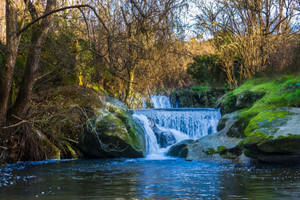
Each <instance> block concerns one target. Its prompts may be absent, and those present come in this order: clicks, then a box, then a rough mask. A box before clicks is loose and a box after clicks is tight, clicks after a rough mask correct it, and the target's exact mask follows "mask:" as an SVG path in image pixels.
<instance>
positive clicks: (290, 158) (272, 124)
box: [243, 107, 300, 163]
mask: <svg viewBox="0 0 300 200" xmlns="http://www.w3.org/2000/svg"><path fill="white" fill-rule="evenodd" d="M299 122H300V108H291V107H289V108H278V109H274V110H269V111H265V112H261V113H259V114H258V115H257V116H256V117H254V118H253V119H251V121H250V123H249V125H248V126H247V129H246V130H245V135H246V136H247V138H246V139H245V141H244V142H243V146H244V153H245V155H246V156H248V157H250V158H255V159H257V160H259V161H261V162H267V163H288V162H291V163H294V162H300V145H299V144H300V124H299Z"/></svg>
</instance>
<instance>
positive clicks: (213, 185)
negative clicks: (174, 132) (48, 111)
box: [0, 159, 300, 200]
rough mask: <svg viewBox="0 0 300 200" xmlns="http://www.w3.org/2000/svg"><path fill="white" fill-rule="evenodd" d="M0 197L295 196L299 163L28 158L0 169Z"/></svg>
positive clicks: (299, 187) (299, 179) (297, 195)
mask: <svg viewBox="0 0 300 200" xmlns="http://www.w3.org/2000/svg"><path fill="white" fill-rule="evenodd" d="M0 174H1V180H0V197H1V199H35V198H37V199H38V198H40V199H53V200H55V199H70V200H71V199H264V200H266V199H299V198H300V168H299V167H280V166H268V167H257V166H256V167H251V166H239V165H235V164H229V163H219V162H199V161H192V162H191V161H185V160H183V159H165V160H148V159H110V160H74V161H53V162H51V161H50V162H49V161H48V162H31V163H20V164H14V165H9V166H7V167H5V168H1V171H0Z"/></svg>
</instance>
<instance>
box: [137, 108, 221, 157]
mask: <svg viewBox="0 0 300 200" xmlns="http://www.w3.org/2000/svg"><path fill="white" fill-rule="evenodd" d="M133 114H134V115H133V116H134V117H135V118H137V119H138V120H139V121H140V123H141V124H142V125H143V127H144V129H145V131H146V141H147V158H150V159H153V158H154V159H157V158H158V159H162V158H164V153H165V152H166V151H167V149H168V148H169V147H167V148H160V147H159V144H158V140H157V135H155V134H156V133H154V131H153V125H152V126H151V123H152V124H153V123H155V124H156V127H158V129H159V130H160V131H162V132H169V133H171V134H172V135H173V136H174V137H175V139H176V142H180V141H182V140H185V139H198V138H200V137H203V136H205V135H208V134H211V133H214V132H216V131H217V130H216V129H217V124H218V121H219V120H220V118H221V113H220V110H219V109H212V108H181V109H142V110H133ZM174 137H173V138H174Z"/></svg>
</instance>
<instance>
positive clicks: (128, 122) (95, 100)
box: [30, 85, 145, 158]
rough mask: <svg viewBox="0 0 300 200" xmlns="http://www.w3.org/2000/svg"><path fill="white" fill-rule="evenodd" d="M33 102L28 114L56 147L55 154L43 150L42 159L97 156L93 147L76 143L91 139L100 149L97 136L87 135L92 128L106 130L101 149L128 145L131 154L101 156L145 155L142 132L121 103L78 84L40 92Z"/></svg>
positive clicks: (121, 147)
mask: <svg viewBox="0 0 300 200" xmlns="http://www.w3.org/2000/svg"><path fill="white" fill-rule="evenodd" d="M33 100H34V101H33V105H32V107H31V109H30V115H34V116H35V119H36V121H35V125H36V127H38V128H37V129H38V130H39V131H40V132H41V133H42V134H43V135H44V136H45V137H46V139H47V140H48V141H49V142H50V143H52V144H53V146H55V147H56V148H57V149H55V148H54V150H55V151H45V153H44V154H45V155H44V156H43V158H54V157H55V158H58V157H60V158H77V157H83V156H89V157H94V156H95V157H97V156H96V155H93V153H92V152H93V151H94V150H92V148H93V147H92V146H90V147H83V146H82V143H81V142H79V141H82V139H83V138H84V136H87V137H86V139H87V138H89V137H90V140H91V144H93V145H94V148H95V149H97V148H98V147H99V145H98V143H97V142H95V141H96V137H94V135H89V134H91V133H93V132H92V131H91V130H94V129H91V127H94V128H95V130H96V131H97V132H98V133H102V132H101V131H100V129H101V130H102V129H103V130H104V129H106V131H104V132H105V134H104V133H103V134H101V137H102V136H104V135H105V137H104V138H101V137H99V138H100V139H102V140H103V141H105V142H103V144H105V145H104V146H109V147H112V146H114V147H116V150H118V149H124V148H126V145H129V146H130V147H128V148H127V151H125V152H133V153H132V154H133V155H132V156H130V155H125V154H124V152H123V154H122V153H119V154H118V153H117V151H116V152H115V154H114V155H113V156H112V155H110V154H108V155H104V154H105V152H102V153H103V155H102V157H118V156H120V157H121V156H122V157H125V156H128V157H143V156H144V151H145V141H144V140H145V139H144V137H145V136H144V130H143V128H142V127H141V126H140V125H139V124H138V123H137V122H136V121H134V120H133V118H132V116H131V115H130V114H129V112H128V110H127V108H126V107H125V106H124V105H123V104H122V103H121V102H120V101H117V100H116V99H114V98H111V97H108V96H105V95H102V94H100V93H99V92H97V91H96V90H94V89H92V88H89V87H85V86H79V85H73V86H66V87H61V88H57V89H55V90H54V89H52V90H51V91H42V92H41V93H40V95H39V96H38V97H34V98H33ZM109 130H111V132H109ZM116 135H118V136H116ZM114 139H115V140H114ZM102 140H101V141H102ZM50 143H49V144H50ZM121 144H122V145H121ZM125 144H126V145H125ZM124 145H125V146H124ZM104 146H103V147H104ZM47 149H50V148H47ZM52 149H53V148H52ZM89 150H91V153H89V152H88V151H89ZM136 151H137V152H138V153H137V152H136ZM53 152H59V153H60V155H59V156H56V155H58V154H56V153H53ZM128 154H129V153H128Z"/></svg>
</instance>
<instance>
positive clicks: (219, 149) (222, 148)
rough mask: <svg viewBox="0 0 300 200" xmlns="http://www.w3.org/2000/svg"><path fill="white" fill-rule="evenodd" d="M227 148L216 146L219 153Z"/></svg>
mask: <svg viewBox="0 0 300 200" xmlns="http://www.w3.org/2000/svg"><path fill="white" fill-rule="evenodd" d="M226 149H227V148H226V147H225V146H218V148H217V151H218V152H221V151H224V150H226Z"/></svg>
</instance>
